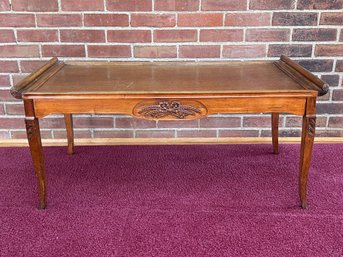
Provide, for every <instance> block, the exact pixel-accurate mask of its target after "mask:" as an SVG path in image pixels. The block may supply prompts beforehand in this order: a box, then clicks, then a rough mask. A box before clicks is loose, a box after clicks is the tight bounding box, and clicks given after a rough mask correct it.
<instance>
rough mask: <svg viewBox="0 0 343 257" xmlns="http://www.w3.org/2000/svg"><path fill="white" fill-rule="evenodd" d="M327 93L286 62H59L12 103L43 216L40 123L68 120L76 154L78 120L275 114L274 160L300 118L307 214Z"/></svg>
mask: <svg viewBox="0 0 343 257" xmlns="http://www.w3.org/2000/svg"><path fill="white" fill-rule="evenodd" d="M327 91H328V85H327V84H326V83H325V82H324V81H322V80H320V79H319V78H318V77H316V76H315V75H313V74H312V73H311V72H309V71H308V70H306V69H304V68H303V67H301V66H300V65H299V64H297V63H296V62H294V61H292V60H291V59H289V58H288V57H286V56H281V58H280V59H279V60H277V61H248V62H62V61H59V60H58V59H57V58H53V59H51V60H50V61H49V62H47V63H46V64H45V65H44V66H43V67H41V68H40V69H38V70H37V71H36V72H34V73H32V74H31V75H30V76H28V77H26V78H25V79H23V80H22V81H21V82H19V83H18V84H17V85H15V86H14V87H12V88H11V93H12V95H13V96H14V97H16V98H18V99H23V101H24V107H25V123H26V131H27V138H28V141H29V145H30V150H31V155H32V160H33V164H34V169H35V172H36V175H37V178H38V195H39V208H40V209H44V208H46V197H47V183H46V172H45V166H44V158H43V150H42V143H41V135H40V129H39V118H43V117H45V116H47V115H49V114H64V117H65V123H66V129H67V138H68V153H69V154H72V153H73V147H74V136H73V121H72V114H76V113H78V114H80V113H83V114H84V113H87V114H109V113H111V114H112V113H113V114H126V115H131V116H133V117H136V118H140V119H152V120H161V119H163V120H179V119H184V120H188V119H200V118H203V117H206V116H208V115H211V114H216V113H271V127H272V143H273V151H274V153H278V120H279V113H291V114H295V115H301V116H302V117H303V122H302V136H301V150H300V172H299V195H300V202H301V206H302V208H306V206H307V201H306V195H307V190H306V187H307V178H308V174H309V168H310V161H311V155H312V147H313V140H314V136H315V126H316V99H317V96H318V95H319V96H321V95H324V94H326V93H327ZM228 158H229V157H228Z"/></svg>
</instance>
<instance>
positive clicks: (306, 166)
mask: <svg viewBox="0 0 343 257" xmlns="http://www.w3.org/2000/svg"><path fill="white" fill-rule="evenodd" d="M315 128H316V117H315V116H314V115H313V116H306V115H305V116H304V117H303V125H302V136H301V150H300V174H299V195H300V201H301V207H302V208H303V209H306V208H307V178H308V174H309V170H310V163H311V157H312V149H313V141H314V135H315Z"/></svg>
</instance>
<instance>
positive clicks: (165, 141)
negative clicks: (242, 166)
mask: <svg viewBox="0 0 343 257" xmlns="http://www.w3.org/2000/svg"><path fill="white" fill-rule="evenodd" d="M300 140H301V138H300V137H280V138H279V142H280V143H282V144H298V143H300ZM314 141H315V142H316V143H319V144H342V143H343V137H317V138H315V140H314ZM42 142H43V145H44V146H66V145H67V139H42ZM271 143H272V138H271V137H253V138H250V137H234V138H79V139H75V145H79V146H85V145H94V146H96V145H183V144H191V145H192V144H271ZM27 146H28V142H27V139H1V140H0V147H27Z"/></svg>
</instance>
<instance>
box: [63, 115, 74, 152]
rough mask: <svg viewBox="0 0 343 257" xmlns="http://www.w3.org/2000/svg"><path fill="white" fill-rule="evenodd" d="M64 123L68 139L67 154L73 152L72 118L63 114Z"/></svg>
mask: <svg viewBox="0 0 343 257" xmlns="http://www.w3.org/2000/svg"><path fill="white" fill-rule="evenodd" d="M64 121H65V124H66V129H67V139H68V154H73V152H74V131H73V116H72V115H71V114H64Z"/></svg>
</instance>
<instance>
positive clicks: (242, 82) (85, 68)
mask: <svg viewBox="0 0 343 257" xmlns="http://www.w3.org/2000/svg"><path fill="white" fill-rule="evenodd" d="M287 60H289V59H287ZM306 72H307V73H309V72H308V71H306V70H305V73H304V74H301V73H300V72H297V70H296V69H295V68H292V67H291V66H290V65H287V64H285V63H284V62H283V61H279V62H273V61H257V62H98V63H97V62H79V63H77V62H74V63H72V62H71V63H63V62H57V61H56V59H55V60H51V61H50V64H49V63H48V64H47V65H46V67H45V68H44V67H42V68H41V70H40V72H39V71H38V72H36V77H34V78H31V80H30V78H27V79H26V84H29V87H26V86H25V88H24V89H22V92H21V93H22V94H23V95H36V96H44V95H85V94H86V95H97V94H109V95H111V94H114V95H116V94H120V95H131V94H142V95H145V94H146V95H149V94H150V95H151V94H160V95H161V94H163V95H168V94H226V95H227V94H230V93H235V94H237V93H242V94H244V93H256V94H259V93H276V92H287V93H304V92H307V93H309V92H310V93H311V92H312V93H315V94H317V92H320V90H321V89H323V86H326V84H325V82H323V81H321V80H319V79H318V78H316V79H317V80H315V81H313V78H312V77H311V76H310V77H306V76H305V75H308V74H307V73H306ZM310 75H312V76H313V74H310ZM31 76H34V74H33V75H31ZM311 79H312V80H311ZM24 82H25V81H24ZM24 82H22V85H23V84H25V83H24ZM320 84H321V85H320ZM22 85H20V83H19V84H18V85H17V87H18V88H17V90H18V89H20V87H21V86H22Z"/></svg>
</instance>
